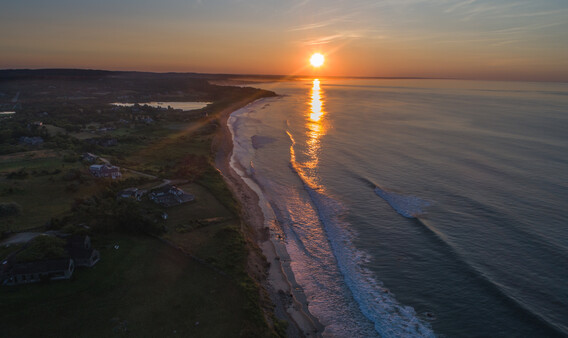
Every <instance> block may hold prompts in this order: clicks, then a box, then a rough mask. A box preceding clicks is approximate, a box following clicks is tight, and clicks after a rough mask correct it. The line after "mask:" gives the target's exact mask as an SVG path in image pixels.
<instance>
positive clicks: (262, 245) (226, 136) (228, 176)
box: [213, 99, 323, 337]
mask: <svg viewBox="0 0 568 338" xmlns="http://www.w3.org/2000/svg"><path fill="white" fill-rule="evenodd" d="M261 100H262V99H261ZM255 102H256V101H255ZM232 113H233V111H225V112H223V113H222V114H221V117H220V129H221V130H220V132H219V135H218V139H217V140H216V141H215V142H214V144H213V147H214V149H215V150H216V156H215V165H216V167H217V168H218V169H219V171H220V172H221V173H222V175H223V177H224V178H225V181H226V183H227V185H228V186H229V188H230V189H231V191H232V192H233V194H234V195H235V197H236V198H237V199H238V200H239V202H240V204H241V218H242V221H243V225H242V227H243V232H244V233H245V234H246V236H248V237H249V239H250V240H252V241H253V242H254V244H256V245H258V247H259V249H260V251H261V254H260V253H259V252H255V251H254V250H251V252H250V254H249V262H248V265H249V266H248V269H249V273H250V274H251V275H253V276H255V278H256V279H257V281H259V282H260V283H261V285H262V287H263V289H264V290H266V291H267V292H268V294H269V297H270V300H271V301H272V303H273V304H274V306H275V307H274V314H275V315H276V317H277V318H278V319H280V320H282V319H284V320H286V321H288V323H289V324H288V329H287V335H288V336H289V337H303V336H310V337H313V336H315V337H318V336H321V333H322V332H323V326H322V325H321V324H320V323H319V322H318V320H317V318H315V317H314V316H312V315H311V314H310V313H309V311H308V302H307V300H306V297H305V295H304V293H303V290H302V289H301V287H300V286H299V285H298V284H297V282H296V281H295V279H294V275H293V273H292V270H291V268H290V258H289V256H288V254H287V252H286V248H285V246H284V244H283V243H282V242H281V240H280V238H278V234H275V233H272V232H271V231H270V230H269V228H268V227H266V226H265V222H264V221H265V220H264V216H263V212H262V210H261V207H260V205H259V196H258V194H257V193H256V192H255V191H254V190H253V189H252V188H251V186H249V184H250V182H252V181H250V182H249V184H247V182H245V180H244V179H243V178H242V177H241V176H240V175H239V174H238V173H237V172H236V171H235V169H236V168H235V167H234V166H232V165H231V156H232V153H233V135H232V133H231V130H230V129H229V126H228V119H229V117H230V115H231V114H232ZM237 170H238V169H237ZM247 181H248V180H247ZM263 256H264V257H263ZM266 262H267V263H268V264H266ZM263 266H264V267H267V269H266V270H267V271H265V269H263V268H262V267H263ZM261 292H262V291H261Z"/></svg>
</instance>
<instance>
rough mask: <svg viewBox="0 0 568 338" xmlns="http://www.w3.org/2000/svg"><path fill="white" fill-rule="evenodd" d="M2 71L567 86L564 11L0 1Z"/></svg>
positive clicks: (511, 3) (426, 5)
mask: <svg viewBox="0 0 568 338" xmlns="http://www.w3.org/2000/svg"><path fill="white" fill-rule="evenodd" d="M314 52H321V53H322V54H324V55H325V57H326V63H325V65H324V66H323V67H321V68H320V69H317V70H315V69H313V68H312V67H311V66H310V65H309V62H308V60H309V57H310V55H311V54H312V53H314ZM12 68H89V69H107V70H139V71H155V72H200V73H231V74H279V75H313V74H316V75H320V76H326V75H330V76H377V77H436V78H465V79H488V80H531V81H564V82H568V0H538V1H535V0H526V1H525V0H491V1H489V0H372V1H371V0H286V1H283V0H246V1H245V0H161V1H150V0H120V1H118V0H97V1H93V0H91V1H83V0H51V1H45V0H18V1H11V0H0V69H12Z"/></svg>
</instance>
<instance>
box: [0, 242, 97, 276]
mask: <svg viewBox="0 0 568 338" xmlns="http://www.w3.org/2000/svg"><path fill="white" fill-rule="evenodd" d="M45 236H56V237H59V238H63V239H65V240H66V242H65V243H66V244H65V248H64V249H65V253H66V254H65V255H64V257H60V258H50V259H41V260H35V261H26V262H18V261H17V258H16V257H17V255H18V253H19V252H21V251H23V250H25V247H24V248H22V249H21V250H19V251H17V252H14V253H12V254H11V255H10V256H9V257H8V258H7V259H6V260H4V261H3V262H2V263H1V264H0V283H1V284H3V285H19V284H28V283H36V282H42V281H48V280H61V279H69V278H71V276H72V275H73V272H74V271H75V268H76V267H89V268H90V267H92V266H94V265H95V264H97V262H98V261H99V260H100V258H101V256H100V253H99V251H98V250H95V249H94V248H93V247H92V246H91V238H90V237H89V236H78V235H68V234H63V233H58V232H52V233H50V234H47V233H46V234H45Z"/></svg>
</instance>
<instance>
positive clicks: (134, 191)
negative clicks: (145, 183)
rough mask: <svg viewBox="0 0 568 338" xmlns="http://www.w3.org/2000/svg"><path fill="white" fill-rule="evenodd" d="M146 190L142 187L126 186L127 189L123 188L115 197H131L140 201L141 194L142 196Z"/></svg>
mask: <svg viewBox="0 0 568 338" xmlns="http://www.w3.org/2000/svg"><path fill="white" fill-rule="evenodd" d="M146 192H147V190H143V189H138V188H128V189H124V190H122V191H121V192H119V193H118V195H117V196H116V198H117V199H121V198H125V199H128V198H132V199H135V200H137V201H141V200H142V196H144V195H145V194H146Z"/></svg>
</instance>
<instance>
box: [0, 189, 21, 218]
mask: <svg viewBox="0 0 568 338" xmlns="http://www.w3.org/2000/svg"><path fill="white" fill-rule="evenodd" d="M10 189H11V188H10ZM20 212H22V207H21V206H20V205H19V204H18V203H15V202H9V203H0V217H8V216H16V215H19V214H20Z"/></svg>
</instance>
